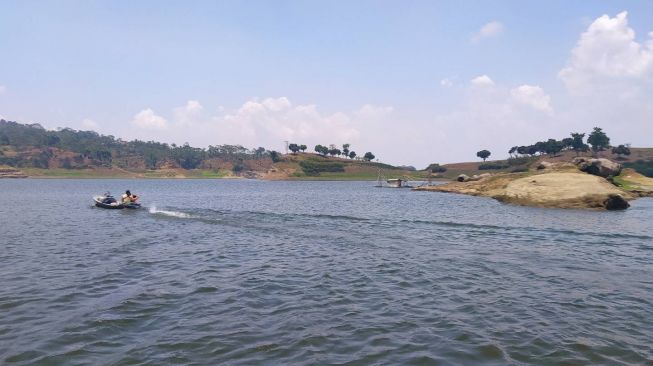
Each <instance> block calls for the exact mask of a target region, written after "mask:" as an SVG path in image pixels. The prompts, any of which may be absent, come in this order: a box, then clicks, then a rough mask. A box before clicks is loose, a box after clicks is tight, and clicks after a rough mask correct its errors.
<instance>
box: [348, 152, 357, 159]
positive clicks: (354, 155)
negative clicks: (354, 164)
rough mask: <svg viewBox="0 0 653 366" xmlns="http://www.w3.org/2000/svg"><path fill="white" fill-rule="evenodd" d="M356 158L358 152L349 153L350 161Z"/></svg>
mask: <svg viewBox="0 0 653 366" xmlns="http://www.w3.org/2000/svg"><path fill="white" fill-rule="evenodd" d="M355 157H356V151H350V152H349V159H353V158H355Z"/></svg>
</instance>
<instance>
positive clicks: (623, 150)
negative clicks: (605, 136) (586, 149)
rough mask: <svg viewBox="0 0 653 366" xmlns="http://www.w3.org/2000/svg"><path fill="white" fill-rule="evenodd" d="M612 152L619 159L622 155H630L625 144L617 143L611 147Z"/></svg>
mask: <svg viewBox="0 0 653 366" xmlns="http://www.w3.org/2000/svg"><path fill="white" fill-rule="evenodd" d="M612 153H613V154H616V155H617V156H618V157H619V158H620V159H623V156H622V155H626V156H627V155H630V148H629V147H628V146H626V145H619V146H617V147H613V148H612Z"/></svg>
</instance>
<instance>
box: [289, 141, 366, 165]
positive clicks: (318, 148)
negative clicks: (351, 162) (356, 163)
mask: <svg viewBox="0 0 653 366" xmlns="http://www.w3.org/2000/svg"><path fill="white" fill-rule="evenodd" d="M350 147H351V145H350V144H342V149H340V148H338V147H336V145H334V144H331V145H329V146H324V145H319V144H318V145H315V148H314V149H313V150H314V151H315V152H316V153H318V154H320V155H322V156H327V155H330V156H341V157H343V158H349V159H356V157H357V156H358V154H356V151H353V150H351V149H350ZM288 149H289V150H290V151H292V153H293V154H297V153H298V152H299V151H302V152H305V151H306V149H307V147H306V145H300V144H297V143H292V144H289V145H288ZM375 158H376V156H374V154H372V153H371V152H369V151H368V152H366V153H365V154H364V155H363V157H362V159H363V160H365V161H372V160H374V159H375Z"/></svg>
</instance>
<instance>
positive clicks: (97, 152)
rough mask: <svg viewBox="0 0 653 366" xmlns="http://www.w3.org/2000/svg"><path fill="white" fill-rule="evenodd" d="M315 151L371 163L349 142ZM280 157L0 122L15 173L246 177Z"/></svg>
mask: <svg viewBox="0 0 653 366" xmlns="http://www.w3.org/2000/svg"><path fill="white" fill-rule="evenodd" d="M307 148H308V147H307V146H306V145H300V144H295V143H292V144H289V145H288V149H289V150H290V151H291V152H292V153H293V155H296V154H297V152H299V151H306V149H307ZM315 152H316V154H310V155H312V156H314V157H316V158H318V157H320V156H321V157H322V158H326V157H333V158H335V157H341V156H342V157H343V158H346V160H348V161H351V163H354V161H357V162H371V161H372V160H374V159H375V158H376V156H375V155H374V154H372V153H371V152H366V153H365V154H363V155H362V156H358V155H357V154H356V152H354V151H352V150H350V144H343V145H342V149H340V148H336V147H335V145H329V146H328V147H325V146H322V145H317V146H316V147H315ZM285 156H290V155H283V154H282V153H280V152H278V151H274V150H268V149H266V148H264V147H258V148H254V149H248V148H245V147H243V146H241V145H215V146H213V145H210V146H209V147H208V148H197V147H192V146H190V145H189V144H188V143H185V144H183V145H176V144H167V143H160V142H156V141H141V140H133V141H124V140H122V139H119V138H115V137H114V136H107V135H101V134H99V133H97V132H94V131H78V130H74V129H71V128H59V129H57V130H46V129H45V128H43V127H42V126H41V125H40V124H21V123H18V122H12V121H6V120H4V119H2V120H0V166H9V167H14V168H21V169H45V170H50V171H61V170H75V171H80V172H81V171H84V170H89V169H102V168H104V169H118V170H121V169H123V170H125V171H130V172H134V171H155V170H156V171H158V170H172V169H178V170H179V169H181V170H185V171H190V170H196V169H205V170H212V171H215V174H213V175H212V176H225V174H227V175H231V174H233V175H247V173H256V174H259V175H260V174H263V173H266V172H268V171H269V170H275V168H274V164H275V163H279V162H283V161H284V160H285ZM307 156H308V155H307ZM296 163H297V164H298V166H299V167H301V170H302V171H303V173H304V174H305V175H306V176H318V175H320V173H344V172H345V164H344V163H343V160H341V159H333V160H326V161H318V160H312V159H305V160H303V161H301V162H300V161H297V162H296ZM376 164H378V163H376ZM392 168H394V167H392ZM250 176H252V175H251V174H250Z"/></svg>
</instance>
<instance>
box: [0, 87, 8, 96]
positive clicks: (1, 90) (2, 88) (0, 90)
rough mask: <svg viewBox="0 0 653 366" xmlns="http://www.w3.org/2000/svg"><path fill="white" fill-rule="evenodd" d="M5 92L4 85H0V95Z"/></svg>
mask: <svg viewBox="0 0 653 366" xmlns="http://www.w3.org/2000/svg"><path fill="white" fill-rule="evenodd" d="M6 91H7V87H6V86H4V85H0V94H2V93H4V92H6Z"/></svg>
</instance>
